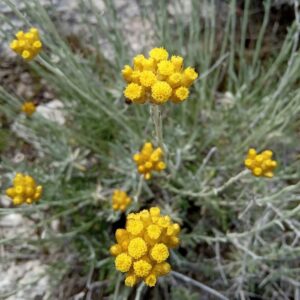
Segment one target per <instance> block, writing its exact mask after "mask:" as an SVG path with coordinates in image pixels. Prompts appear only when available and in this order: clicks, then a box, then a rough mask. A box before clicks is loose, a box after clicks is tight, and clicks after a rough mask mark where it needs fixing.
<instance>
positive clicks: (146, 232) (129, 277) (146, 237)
mask: <svg viewBox="0 0 300 300" xmlns="http://www.w3.org/2000/svg"><path fill="white" fill-rule="evenodd" d="M179 232H180V226H179V224H176V223H173V222H172V221H171V219H170V217H169V216H163V215H161V214H160V209H159V208H158V207H152V208H150V209H149V210H142V211H141V212H139V213H131V214H129V215H128V216H127V222H126V229H117V231H116V234H115V235H116V240H117V244H115V245H113V246H111V248H110V252H111V254H112V255H114V256H115V257H116V258H115V266H116V269H117V270H118V271H120V272H123V273H126V278H125V284H126V285H127V286H130V287H132V286H134V285H135V284H137V283H138V282H140V281H141V280H143V281H144V282H145V284H146V285H148V286H150V287H153V286H155V284H156V281H157V278H158V277H159V276H163V275H166V274H168V273H169V272H170V270H171V266H170V264H169V263H167V262H166V260H167V259H168V257H169V248H174V247H176V246H177V245H178V244H179V238H178V234H179Z"/></svg>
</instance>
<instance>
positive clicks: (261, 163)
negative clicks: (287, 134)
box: [244, 148, 277, 178]
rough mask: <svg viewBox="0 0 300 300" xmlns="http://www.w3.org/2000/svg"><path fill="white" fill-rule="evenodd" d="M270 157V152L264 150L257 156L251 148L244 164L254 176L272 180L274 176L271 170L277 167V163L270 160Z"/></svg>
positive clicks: (271, 153) (271, 154)
mask: <svg viewBox="0 0 300 300" xmlns="http://www.w3.org/2000/svg"><path fill="white" fill-rule="evenodd" d="M272 156H273V152H272V151H271V150H265V151H263V152H261V153H260V154H258V153H257V152H256V150H255V149H253V148H251V149H249V151H248V155H247V157H246V159H245V161H244V163H245V166H246V168H248V169H249V170H251V171H252V174H253V175H254V176H257V177H262V176H264V177H268V178H272V177H273V176H274V173H273V170H274V169H275V168H276V167H277V162H276V160H272Z"/></svg>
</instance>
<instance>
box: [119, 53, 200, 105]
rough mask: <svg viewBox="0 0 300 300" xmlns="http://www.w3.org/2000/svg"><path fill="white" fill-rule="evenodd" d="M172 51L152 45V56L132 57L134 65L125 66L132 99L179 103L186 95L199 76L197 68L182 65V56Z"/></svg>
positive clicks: (125, 91) (129, 96)
mask: <svg viewBox="0 0 300 300" xmlns="http://www.w3.org/2000/svg"><path fill="white" fill-rule="evenodd" d="M168 57H169V54H168V52H167V51H166V50H165V49H164V48H153V49H152V50H151V51H150V52H149V58H146V57H145V56H144V55H142V54H139V55H137V56H135V57H134V58H133V67H132V68H131V67H130V66H129V65H125V66H124V68H123V70H122V75H123V78H124V80H125V81H126V82H127V86H126V87H125V90H124V95H125V97H126V98H127V99H129V100H130V101H131V102H133V103H141V104H143V103H145V102H150V103H153V104H158V105H160V104H164V103H166V102H167V101H169V100H170V101H172V102H174V103H180V102H183V101H184V100H186V99H187V97H188V95H189V87H190V86H191V84H192V83H193V82H194V81H195V80H196V79H197V77H198V74H197V72H196V71H195V70H194V69H193V68H191V67H188V68H186V69H183V58H182V57H181V56H175V55H173V56H172V57H171V59H169V60H168Z"/></svg>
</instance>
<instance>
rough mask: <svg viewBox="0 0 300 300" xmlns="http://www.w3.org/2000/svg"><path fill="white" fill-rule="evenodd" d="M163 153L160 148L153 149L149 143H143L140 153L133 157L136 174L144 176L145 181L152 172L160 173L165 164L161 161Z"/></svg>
mask: <svg viewBox="0 0 300 300" xmlns="http://www.w3.org/2000/svg"><path fill="white" fill-rule="evenodd" d="M162 156H163V151H162V149H161V148H160V147H158V148H156V149H154V148H153V145H152V144H151V143H145V144H144V146H143V148H142V151H141V152H139V153H136V154H135V155H134V156H133V160H134V161H135V163H136V165H137V169H138V172H139V173H140V174H143V175H144V178H145V179H146V180H148V179H150V178H151V172H152V171H158V172H160V171H162V170H164V169H165V168H166V164H165V163H164V162H163V161H162Z"/></svg>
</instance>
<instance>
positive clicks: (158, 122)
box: [150, 104, 165, 150]
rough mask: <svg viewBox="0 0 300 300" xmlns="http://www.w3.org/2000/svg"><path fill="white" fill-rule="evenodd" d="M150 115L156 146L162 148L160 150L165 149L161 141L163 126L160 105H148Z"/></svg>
mask: <svg viewBox="0 0 300 300" xmlns="http://www.w3.org/2000/svg"><path fill="white" fill-rule="evenodd" d="M150 115H151V118H152V121H153V123H154V128H155V138H156V142H157V144H158V146H159V147H161V148H162V150H165V148H164V142H163V128H162V116H161V109H160V106H159V105H155V104H152V105H151V106H150Z"/></svg>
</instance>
